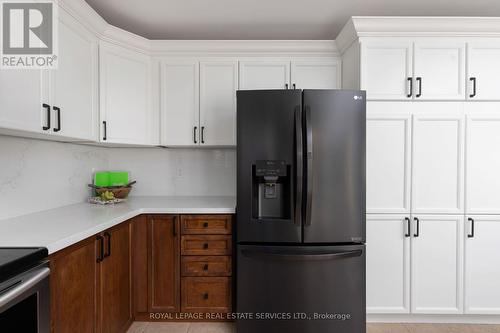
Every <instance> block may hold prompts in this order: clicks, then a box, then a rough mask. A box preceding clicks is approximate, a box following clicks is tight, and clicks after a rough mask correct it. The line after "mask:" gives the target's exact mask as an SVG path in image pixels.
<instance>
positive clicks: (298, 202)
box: [294, 106, 304, 225]
mask: <svg viewBox="0 0 500 333" xmlns="http://www.w3.org/2000/svg"><path fill="white" fill-rule="evenodd" d="M303 151H304V148H303V142H302V112H301V110H300V106H299V107H297V108H296V109H295V164H296V172H297V174H296V177H295V182H296V183H295V189H296V190H295V219H294V223H295V224H297V225H300V224H301V221H302V185H303V184H302V183H303V181H304V180H303V172H304V167H303V163H304V162H303V155H304V154H303Z"/></svg>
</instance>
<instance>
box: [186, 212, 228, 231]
mask: <svg viewBox="0 0 500 333" xmlns="http://www.w3.org/2000/svg"><path fill="white" fill-rule="evenodd" d="M231 219H232V216H231V215H181V231H182V234H183V235H229V234H231Z"/></svg>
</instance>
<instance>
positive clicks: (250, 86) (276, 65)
mask: <svg viewBox="0 0 500 333" xmlns="http://www.w3.org/2000/svg"><path fill="white" fill-rule="evenodd" d="M239 72H240V73H239V74H240V75H239V80H240V85H239V86H240V89H241V90H260V89H287V88H290V61H289V60H282V61H281V60H248V61H247V60H245V61H240V70H239Z"/></svg>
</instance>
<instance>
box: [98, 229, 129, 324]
mask: <svg viewBox="0 0 500 333" xmlns="http://www.w3.org/2000/svg"><path fill="white" fill-rule="evenodd" d="M103 237H104V260H103V261H102V262H101V264H100V277H101V278H100V304H99V305H100V308H99V309H100V311H99V313H98V315H99V321H100V325H99V326H100V328H101V329H100V331H101V332H124V331H125V330H126V329H127V328H128V326H129V325H130V322H131V320H132V313H131V290H130V286H131V281H130V277H131V267H130V258H131V251H130V223H128V222H124V223H122V224H120V225H118V226H117V227H115V228H112V229H110V230H108V231H106V232H104V233H103Z"/></svg>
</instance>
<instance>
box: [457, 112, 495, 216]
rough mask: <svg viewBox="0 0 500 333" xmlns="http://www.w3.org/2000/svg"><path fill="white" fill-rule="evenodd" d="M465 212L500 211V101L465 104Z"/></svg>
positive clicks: (487, 212) (484, 212) (483, 212)
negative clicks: (499, 151)
mask: <svg viewBox="0 0 500 333" xmlns="http://www.w3.org/2000/svg"><path fill="white" fill-rule="evenodd" d="M465 110H466V122H467V144H466V145H467V147H466V151H467V158H466V178H465V179H466V196H465V203H466V212H467V213H468V214H500V173H499V170H500V155H499V154H498V153H497V151H498V147H500V103H491V102H490V103H488V102H483V103H466V105H465Z"/></svg>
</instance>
